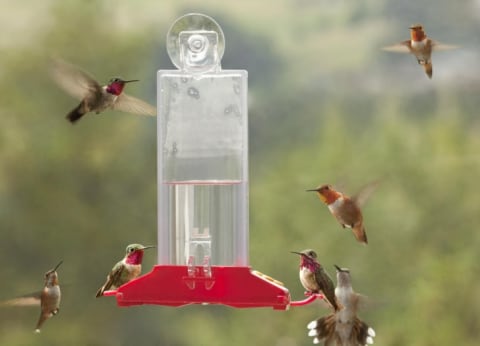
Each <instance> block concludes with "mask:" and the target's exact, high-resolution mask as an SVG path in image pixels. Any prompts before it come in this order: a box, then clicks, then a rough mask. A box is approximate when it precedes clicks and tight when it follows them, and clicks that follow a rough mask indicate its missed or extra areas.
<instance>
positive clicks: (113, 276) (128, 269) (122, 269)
mask: <svg viewBox="0 0 480 346" xmlns="http://www.w3.org/2000/svg"><path fill="white" fill-rule="evenodd" d="M154 247H155V246H143V245H142V244H130V245H128V246H127V249H126V253H125V257H124V258H123V259H122V260H121V261H120V262H118V263H117V264H115V266H114V267H113V269H112V270H111V271H110V273H109V274H108V275H107V281H105V283H104V284H103V286H102V287H100V288H99V289H98V291H97V294H96V297H97V298H98V297H101V296H103V292H105V291H107V290H111V289H112V290H113V289H116V288H118V287H120V286H122V285H123V284H126V283H127V282H129V281H131V280H133V279H135V278H136V277H138V276H139V275H140V273H141V272H142V260H143V251H144V250H146V249H150V248H154Z"/></svg>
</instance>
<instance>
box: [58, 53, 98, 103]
mask: <svg viewBox="0 0 480 346" xmlns="http://www.w3.org/2000/svg"><path fill="white" fill-rule="evenodd" d="M50 73H51V76H52V78H53V80H54V81H55V82H56V83H57V85H58V86H59V87H60V88H62V89H63V90H64V91H65V92H67V93H68V94H70V95H71V96H73V97H75V98H77V99H79V100H83V99H84V98H85V97H86V96H87V95H88V94H92V93H94V94H98V93H101V92H102V87H101V86H100V84H98V82H97V81H96V80H95V79H94V78H93V77H92V76H91V75H90V74H89V73H88V72H85V71H84V70H82V69H81V68H80V67H78V66H75V65H73V64H70V63H68V62H66V61H64V60H62V59H53V60H52V63H51V69H50Z"/></svg>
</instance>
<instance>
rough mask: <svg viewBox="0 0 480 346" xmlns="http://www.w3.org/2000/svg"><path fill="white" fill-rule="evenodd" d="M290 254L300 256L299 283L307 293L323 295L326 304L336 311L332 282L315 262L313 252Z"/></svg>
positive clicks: (315, 257) (315, 256) (304, 251)
mask: <svg viewBox="0 0 480 346" xmlns="http://www.w3.org/2000/svg"><path fill="white" fill-rule="evenodd" d="M292 253H294V254H297V255H300V273H299V274H300V282H301V283H302V285H303V287H304V288H305V289H306V290H307V293H310V294H311V293H321V294H323V296H324V297H325V300H326V301H327V303H328V304H330V305H331V306H332V307H333V308H334V310H335V311H338V310H339V309H340V306H339V305H338V303H337V300H336V299H335V289H334V286H333V281H332V279H331V278H330V276H328V274H327V272H326V271H325V269H323V267H322V265H321V264H320V263H318V262H317V254H316V253H315V251H313V250H311V249H307V250H303V251H302V252H295V251H292Z"/></svg>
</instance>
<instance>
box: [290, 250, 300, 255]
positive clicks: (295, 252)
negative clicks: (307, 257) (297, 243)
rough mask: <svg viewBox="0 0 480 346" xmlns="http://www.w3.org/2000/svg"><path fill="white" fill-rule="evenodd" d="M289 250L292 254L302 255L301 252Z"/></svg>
mask: <svg viewBox="0 0 480 346" xmlns="http://www.w3.org/2000/svg"><path fill="white" fill-rule="evenodd" d="M290 252H291V253H294V254H296V255H300V256H303V253H301V252H297V251H290Z"/></svg>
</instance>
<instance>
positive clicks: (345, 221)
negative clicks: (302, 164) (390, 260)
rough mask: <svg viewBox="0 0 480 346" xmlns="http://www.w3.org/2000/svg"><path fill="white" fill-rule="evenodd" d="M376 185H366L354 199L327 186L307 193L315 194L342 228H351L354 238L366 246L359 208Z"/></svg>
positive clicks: (376, 183)
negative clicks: (313, 192)
mask: <svg viewBox="0 0 480 346" xmlns="http://www.w3.org/2000/svg"><path fill="white" fill-rule="evenodd" d="M377 185H378V181H374V182H372V183H370V184H368V185H366V186H365V187H363V188H362V190H361V191H360V192H359V193H358V194H357V195H356V196H354V197H348V196H347V195H345V194H343V193H341V192H339V191H337V190H335V189H334V188H333V187H332V186H331V185H328V184H327V185H321V186H319V187H317V188H316V189H311V190H307V191H315V192H317V194H318V197H319V198H320V199H321V200H322V202H324V203H325V204H326V205H327V206H328V209H329V210H330V212H331V213H332V215H333V216H335V218H336V219H337V221H338V222H339V223H340V224H341V225H342V227H343V228H345V227H348V228H351V229H352V231H353V234H354V235H355V238H356V239H357V240H358V241H359V242H361V243H364V244H367V243H368V240H367V233H366V232H365V227H364V225H363V215H362V211H361V209H360V208H361V206H362V205H363V204H365V202H366V200H367V199H368V197H370V195H371V194H372V192H373V191H374V190H375V188H376V187H377Z"/></svg>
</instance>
